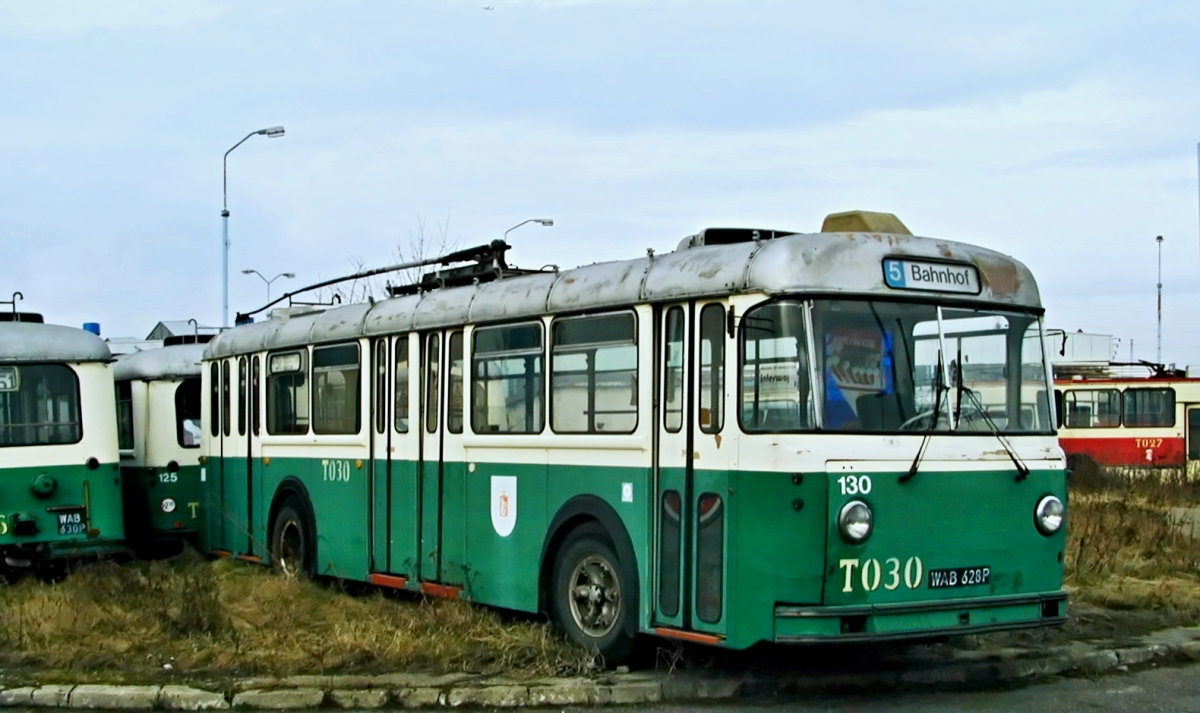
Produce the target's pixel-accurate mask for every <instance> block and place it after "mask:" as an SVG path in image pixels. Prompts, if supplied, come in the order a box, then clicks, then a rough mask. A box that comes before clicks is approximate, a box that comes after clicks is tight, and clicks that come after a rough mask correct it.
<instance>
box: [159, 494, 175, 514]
mask: <svg viewBox="0 0 1200 713" xmlns="http://www.w3.org/2000/svg"><path fill="white" fill-rule="evenodd" d="M162 511H163V512H168V513H170V512H175V501H174V500H173V499H172V498H164V499H163V501H162Z"/></svg>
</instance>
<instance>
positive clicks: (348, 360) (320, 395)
mask: <svg viewBox="0 0 1200 713" xmlns="http://www.w3.org/2000/svg"><path fill="white" fill-rule="evenodd" d="M358 376H359V353H358V345H357V344H339V345H337V346H332V347H317V348H315V349H313V352H312V378H313V422H312V425H313V433H319V434H323V435H349V434H354V433H358V432H359V430H360V429H361V427H362V397H361V396H362V389H361V388H360V384H359V380H358Z"/></svg>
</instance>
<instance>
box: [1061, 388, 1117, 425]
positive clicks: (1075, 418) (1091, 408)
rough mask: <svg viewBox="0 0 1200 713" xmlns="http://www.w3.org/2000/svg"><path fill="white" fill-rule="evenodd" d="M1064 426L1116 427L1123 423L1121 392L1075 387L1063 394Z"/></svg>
mask: <svg viewBox="0 0 1200 713" xmlns="http://www.w3.org/2000/svg"><path fill="white" fill-rule="evenodd" d="M1062 402H1063V428H1115V427H1117V426H1120V425H1121V392H1120V391H1117V390H1116V389H1075V390H1072V391H1067V392H1065V393H1064V394H1063V397H1062Z"/></svg>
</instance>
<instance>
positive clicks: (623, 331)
mask: <svg viewBox="0 0 1200 713" xmlns="http://www.w3.org/2000/svg"><path fill="white" fill-rule="evenodd" d="M552 333H553V339H552V342H551V364H550V368H551V373H550V425H551V427H552V428H553V429H554V430H555V431H556V432H558V433H633V432H634V430H636V429H637V423H638V390H637V384H638V378H637V377H638V373H637V367H638V360H637V319H636V318H635V316H634V314H633V313H632V312H621V313H617V314H605V315H597V316H593V317H572V318H568V319H559V320H555V322H554V325H553V327H552Z"/></svg>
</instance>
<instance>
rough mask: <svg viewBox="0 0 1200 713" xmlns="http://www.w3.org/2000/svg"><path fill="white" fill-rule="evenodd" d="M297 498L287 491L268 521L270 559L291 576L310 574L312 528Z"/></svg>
mask: <svg viewBox="0 0 1200 713" xmlns="http://www.w3.org/2000/svg"><path fill="white" fill-rule="evenodd" d="M305 513H306V508H305V507H304V505H303V502H302V501H301V500H300V498H298V497H296V496H294V495H290V496H288V497H287V498H286V499H285V500H284V501H283V504H281V505H280V506H279V511H278V512H276V513H275V521H274V523H273V524H272V525H271V563H272V564H273V565H274V566H275V567H276V568H278V569H279V571H280V572H283V573H284V574H285V575H288V576H290V577H301V576H303V577H307V576H309V575H311V574H312V558H313V554H314V550H313V542H312V536H311V533H312V529H311V528H310V527H309V522H308V517H307V515H306V514H305Z"/></svg>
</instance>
